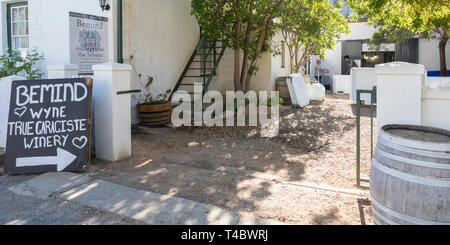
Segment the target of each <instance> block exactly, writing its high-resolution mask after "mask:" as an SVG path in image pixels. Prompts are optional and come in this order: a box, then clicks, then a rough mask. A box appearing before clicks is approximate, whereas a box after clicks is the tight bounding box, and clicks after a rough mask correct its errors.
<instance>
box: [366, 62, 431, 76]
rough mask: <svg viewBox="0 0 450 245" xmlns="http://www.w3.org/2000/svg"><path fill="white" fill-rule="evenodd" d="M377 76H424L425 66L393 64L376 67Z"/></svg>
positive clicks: (403, 63)
mask: <svg viewBox="0 0 450 245" xmlns="http://www.w3.org/2000/svg"><path fill="white" fill-rule="evenodd" d="M375 70H376V71H377V75H391V74H392V75H393V74H396V75H424V74H425V66H424V65H420V64H412V63H407V62H398V61H397V62H391V63H385V64H380V65H376V66H375Z"/></svg>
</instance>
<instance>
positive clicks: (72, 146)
mask: <svg viewBox="0 0 450 245" xmlns="http://www.w3.org/2000/svg"><path fill="white" fill-rule="evenodd" d="M91 125H92V79H90V78H86V79H83V78H75V79H51V80H31V81H14V82H13V83H12V87H11V103H10V109H9V118H8V132H7V133H8V134H7V140H6V154H5V173H6V174H32V173H44V172H61V171H83V170H86V169H87V168H88V167H89V164H90V149H91V147H90V144H91V143H90V142H91V141H90V135H91V130H92V129H91V128H92V126H91Z"/></svg>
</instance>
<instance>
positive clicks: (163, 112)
mask: <svg viewBox="0 0 450 245" xmlns="http://www.w3.org/2000/svg"><path fill="white" fill-rule="evenodd" d="M136 107H137V111H138V113H139V119H140V120H141V124H144V125H148V126H162V125H165V124H168V123H170V119H171V113H172V104H171V103H170V102H168V103H165V104H158V105H151V104H139V105H137V106H136Z"/></svg>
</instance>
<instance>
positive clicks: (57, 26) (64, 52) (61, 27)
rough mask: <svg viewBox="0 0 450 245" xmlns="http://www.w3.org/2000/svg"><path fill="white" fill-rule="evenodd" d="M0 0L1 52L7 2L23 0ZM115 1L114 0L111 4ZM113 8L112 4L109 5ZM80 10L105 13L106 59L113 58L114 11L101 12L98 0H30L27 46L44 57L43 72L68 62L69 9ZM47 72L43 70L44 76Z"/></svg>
mask: <svg viewBox="0 0 450 245" xmlns="http://www.w3.org/2000/svg"><path fill="white" fill-rule="evenodd" d="M0 1H1V9H2V25H1V33H2V38H1V40H0V41H1V45H0V47H2V51H1V52H2V53H3V51H4V50H5V49H6V48H7V47H8V43H7V27H6V23H7V21H6V18H7V17H6V6H7V4H8V3H13V2H24V1H7V0H0ZM114 2H115V1H113V4H114ZM112 8H113V6H112ZM70 11H72V12H79V13H83V14H91V15H97V16H103V17H107V18H108V21H109V26H108V28H109V29H108V33H109V61H113V60H114V52H115V48H114V47H115V45H114V44H115V40H116V37H115V34H114V33H115V32H114V26H115V24H114V22H115V21H114V20H113V14H114V11H105V12H102V10H101V8H100V5H99V3H98V1H94V0H77V1H73V0H29V1H28V12H29V36H30V48H31V49H33V48H37V50H38V52H40V53H43V54H44V58H45V60H44V61H43V62H42V64H41V68H42V70H43V71H44V72H46V69H45V68H46V67H47V65H49V64H50V65H53V64H64V63H70V53H69V52H70V49H69V45H70V43H69V38H70V32H69V12H70ZM45 76H46V74H44V77H45Z"/></svg>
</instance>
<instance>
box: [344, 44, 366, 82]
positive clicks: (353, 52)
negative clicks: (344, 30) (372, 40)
mask: <svg viewBox="0 0 450 245" xmlns="http://www.w3.org/2000/svg"><path fill="white" fill-rule="evenodd" d="M361 52H362V41H344V42H342V60H341V62H342V65H341V68H342V69H341V70H342V71H341V72H342V75H345V74H346V73H347V63H346V62H345V60H344V56H345V55H348V56H350V58H351V59H352V60H362V57H361Z"/></svg>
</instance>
